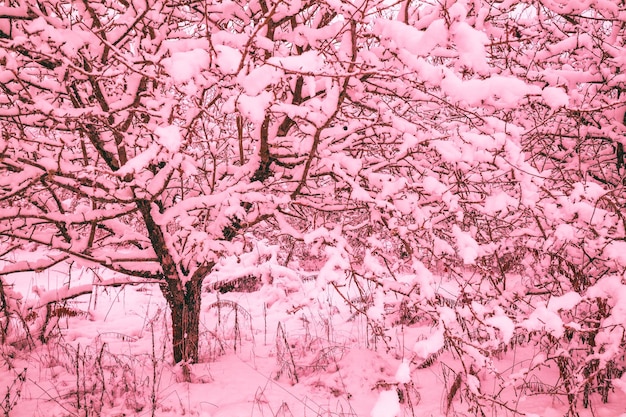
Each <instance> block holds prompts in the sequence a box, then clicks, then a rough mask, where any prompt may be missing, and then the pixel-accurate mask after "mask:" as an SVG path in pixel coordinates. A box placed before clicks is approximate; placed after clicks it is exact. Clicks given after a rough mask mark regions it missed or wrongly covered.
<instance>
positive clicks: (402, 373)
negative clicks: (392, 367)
mask: <svg viewBox="0 0 626 417" xmlns="http://www.w3.org/2000/svg"><path fill="white" fill-rule="evenodd" d="M395 378H396V381H397V382H398V383H400V384H408V383H409V382H411V368H410V367H409V362H408V361H407V360H406V359H404V360H403V361H402V362H401V363H400V366H398V370H397V371H396V376H395Z"/></svg>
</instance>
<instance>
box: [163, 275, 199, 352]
mask: <svg viewBox="0 0 626 417" xmlns="http://www.w3.org/2000/svg"><path fill="white" fill-rule="evenodd" d="M177 284H178V285H177ZM180 284H181V282H180V281H178V283H177V282H174V281H171V280H169V281H168V282H167V284H163V285H162V286H161V290H162V292H163V295H164V296H165V299H166V300H167V304H168V305H169V308H170V311H171V317H172V350H173V354H174V363H179V362H188V363H195V362H198V353H199V350H198V346H199V342H200V303H201V294H202V279H191V280H189V281H187V282H186V283H185V285H184V286H183V285H180Z"/></svg>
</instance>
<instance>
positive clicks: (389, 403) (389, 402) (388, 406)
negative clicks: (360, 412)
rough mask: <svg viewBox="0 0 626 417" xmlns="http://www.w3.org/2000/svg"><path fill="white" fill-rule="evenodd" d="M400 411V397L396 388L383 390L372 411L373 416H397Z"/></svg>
mask: <svg viewBox="0 0 626 417" xmlns="http://www.w3.org/2000/svg"><path fill="white" fill-rule="evenodd" d="M399 413H400V399H399V398H398V393H397V392H396V391H395V390H390V391H383V392H381V393H380V394H379V395H378V401H376V405H375V406H374V408H373V409H372V412H371V413H370V416H371V417H396V416H397V415H398V414H399Z"/></svg>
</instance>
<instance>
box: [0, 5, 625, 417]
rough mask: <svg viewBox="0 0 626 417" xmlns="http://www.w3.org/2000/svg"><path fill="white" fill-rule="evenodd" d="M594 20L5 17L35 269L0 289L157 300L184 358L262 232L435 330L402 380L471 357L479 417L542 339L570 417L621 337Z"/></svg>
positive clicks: (6, 235)
mask: <svg viewBox="0 0 626 417" xmlns="http://www.w3.org/2000/svg"><path fill="white" fill-rule="evenodd" d="M583 3H584V4H583ZM588 3H589V2H566V3H558V2H553V1H548V0H546V1H539V2H523V1H486V0H484V1H482V0H475V1H470V0H467V1H440V2H435V3H433V4H427V3H425V2H412V1H401V2H395V3H394V2H382V1H367V0H366V1H362V2H348V3H345V2H335V1H321V2H320V1H315V2H300V1H291V2H284V1H266V0H259V1H253V2H243V1H228V2H220V3H213V2H188V3H187V2H183V3H168V2H160V1H154V2H151V1H139V0H137V1H124V2H113V1H111V2H107V1H88V0H84V1H82V2H64V1H58V2H46V3H40V2H31V1H28V0H24V1H19V2H15V3H11V4H7V5H4V6H0V62H1V63H2V68H3V70H2V72H0V79H1V80H2V90H1V91H0V123H1V124H2V128H3V136H2V138H1V139H0V152H1V153H0V169H1V170H2V178H1V180H0V181H1V185H0V236H2V239H4V240H3V244H4V243H6V245H7V248H9V250H11V249H12V248H14V247H15V246H16V245H19V244H26V243H30V244H32V245H35V246H41V247H46V248H48V249H49V251H48V252H47V254H46V256H45V258H44V259H41V260H38V261H33V262H26V263H20V264H12V265H9V266H7V267H5V269H4V271H3V272H2V274H7V273H11V272H15V271H19V270H25V269H31V270H41V269H45V268H47V267H49V266H51V265H54V264H55V263H57V262H60V261H62V260H65V259H73V260H77V261H80V262H83V263H85V264H97V265H100V266H103V267H106V268H109V269H111V270H113V271H116V272H118V273H120V274H122V275H123V276H126V277H132V278H126V279H128V280H136V279H139V280H153V281H156V282H158V283H160V285H161V288H162V291H163V294H164V296H165V298H166V299H167V301H168V304H169V306H170V308H171V310H172V322H173V340H174V360H175V361H176V362H179V361H194V360H197V357H198V350H197V349H198V320H199V315H198V313H199V307H200V306H199V303H200V291H201V288H202V283H203V280H204V279H205V277H206V276H207V275H208V274H210V273H212V272H216V271H217V272H219V270H220V268H222V267H223V266H224V265H225V264H226V263H228V262H230V260H239V261H240V262H244V263H245V262H247V261H244V259H253V260H254V262H256V263H258V262H263V260H261V259H259V258H258V257H254V256H252V257H250V258H247V257H245V256H242V255H245V254H246V253H249V252H250V251H251V245H250V240H254V239H260V238H261V237H262V238H264V239H267V240H269V241H271V242H272V243H273V244H275V245H276V246H275V248H281V250H280V251H279V249H275V248H274V249H271V250H269V252H272V251H273V252H272V253H271V256H269V255H268V256H269V257H270V258H271V259H272V260H271V262H279V263H281V264H282V266H284V267H288V268H292V269H301V270H306V271H314V272H316V274H317V279H318V281H319V286H320V288H323V287H325V285H327V284H329V285H331V286H334V287H335V288H336V289H337V290H338V291H342V294H343V296H344V298H345V300H346V301H348V302H351V303H352V305H351V306H352V307H353V308H355V309H357V310H358V311H360V312H362V313H364V314H366V315H367V317H368V320H369V323H370V325H371V326H372V327H373V328H374V327H376V329H379V330H380V329H382V331H384V329H385V328H387V327H389V326H392V325H394V324H398V323H401V324H403V325H412V326H417V325H418V322H420V323H421V324H422V325H428V326H432V327H434V328H435V330H434V333H433V335H432V336H431V337H430V338H429V339H427V340H426V342H424V343H422V342H417V343H416V345H415V352H414V355H415V358H417V359H415V360H421V361H422V362H421V364H422V365H424V366H426V364H427V363H429V362H430V361H432V360H433V358H434V357H435V356H436V354H437V353H438V352H439V351H440V350H442V349H444V348H447V349H450V350H453V351H455V352H456V353H463V354H464V356H463V358H464V359H463V360H462V361H461V365H459V367H458V368H457V369H456V370H455V372H458V375H459V378H461V379H463V378H464V379H463V380H464V381H465V383H466V386H467V387H468V391H467V392H469V393H470V394H468V395H472V399H473V401H474V403H475V404H477V407H480V406H482V405H485V404H486V401H487V397H485V396H484V395H483V394H484V393H481V391H480V390H479V386H478V385H477V384H478V382H476V381H475V379H476V377H475V373H476V372H475V370H476V369H477V368H479V367H484V366H486V364H488V363H490V361H491V359H490V358H491V357H492V356H493V354H495V353H498V352H501V351H502V350H503V349H504V346H506V345H510V344H511V343H515V342H516V340H518V339H519V338H520V337H525V338H526V340H528V338H534V339H535V340H536V341H537V343H541V344H542V346H544V347H545V350H546V352H548V354H547V355H548V356H547V358H546V359H547V360H546V361H545V363H546V364H554V366H555V367H556V368H557V369H558V372H559V373H560V377H561V378H562V380H563V381H564V387H565V392H564V393H565V394H567V396H568V399H569V400H570V404H572V413H575V407H576V401H577V399H578V397H579V396H580V395H582V396H586V395H588V393H589V391H590V390H592V389H597V388H598V387H599V386H600V385H601V383H604V382H603V381H605V380H609V379H610V378H611V377H612V376H614V375H617V373H615V372H614V371H613V370H614V369H622V367H623V364H619V363H618V361H619V356H620V355H619V352H621V351H622V349H623V347H624V341H623V340H624V338H623V329H624V324H623V323H624V319H625V317H623V314H622V313H620V312H621V309H619V308H615V306H617V305H618V303H619V302H620V300H621V297H622V296H621V294H623V293H625V291H624V288H625V287H624V285H623V284H622V283H621V280H622V278H623V273H624V267H625V266H626V257H625V256H624V252H625V251H626V244H624V238H625V233H626V225H625V224H626V221H625V220H624V215H623V207H624V200H623V193H622V191H623V186H624V183H623V176H624V166H625V161H624V149H623V148H624V139H623V137H624V132H625V128H624V108H625V107H626V106H624V105H623V104H622V103H623V98H622V97H621V89H622V84H623V75H622V70H621V65H622V63H621V56H622V55H623V52H624V51H623V48H622V47H621V46H619V45H620V44H621V43H622V41H623V37H624V30H623V28H622V25H623V21H624V6H622V5H621V4H619V2H611V1H598V2H595V3H593V5H592V6H590V5H589V4H588ZM274 255H276V256H274ZM268 262H269V261H268ZM245 266H249V265H245ZM119 282H120V281H119V279H116V281H114V282H112V283H113V284H118V283H119ZM354 293H356V294H358V295H360V297H359V301H358V302H357V301H353V300H355V299H354V298H353V296H354V295H355V294H354ZM0 296H2V297H0V298H2V299H1V300H0V301H1V302H2V303H3V305H6V306H8V303H9V301H8V299H9V298H10V297H5V295H4V292H3V293H1V294H0ZM393 307H395V311H394V313H393V314H389V312H390V311H391V310H393ZM580 352H583V353H582V354H581V353H580ZM419 358H421V359H419ZM543 364H544V363H542V364H541V365H537V366H543ZM531 371H532V370H531ZM611 372H613V373H612V374H611ZM580 375H586V377H585V378H583V379H580V378H579V376H580ZM594 378H595V379H594ZM461 379H459V381H460V380H461ZM593 381H596V382H593ZM602 389H605V388H602ZM606 390H607V392H608V388H606ZM555 393H560V391H558V390H555ZM496 397H497V396H495V397H493V396H492V397H490V399H489V401H492V403H494V402H495V403H498V398H496ZM500 405H503V406H506V405H505V404H500Z"/></svg>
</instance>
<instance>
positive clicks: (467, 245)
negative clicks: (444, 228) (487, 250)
mask: <svg viewBox="0 0 626 417" xmlns="http://www.w3.org/2000/svg"><path fill="white" fill-rule="evenodd" d="M452 234H453V235H454V237H455V239H456V244H457V251H458V254H459V256H460V257H461V259H463V262H465V264H473V263H474V262H475V261H476V258H478V255H479V253H480V247H479V245H478V242H476V241H475V240H474V238H473V237H472V236H471V235H470V234H469V233H467V232H464V231H462V230H461V229H460V228H459V226H457V225H454V226H452Z"/></svg>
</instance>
